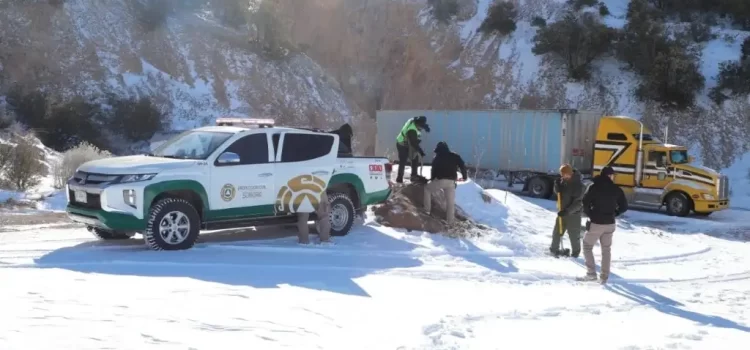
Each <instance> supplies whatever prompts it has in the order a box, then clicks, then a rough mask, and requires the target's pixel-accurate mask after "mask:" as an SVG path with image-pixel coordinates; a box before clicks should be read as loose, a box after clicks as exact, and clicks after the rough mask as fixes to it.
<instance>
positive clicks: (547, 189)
mask: <svg viewBox="0 0 750 350" xmlns="http://www.w3.org/2000/svg"><path fill="white" fill-rule="evenodd" d="M529 193H531V196H532V197H536V198H545V199H546V198H549V196H550V195H552V181H550V180H549V179H547V178H543V177H540V176H535V177H532V178H531V180H529Z"/></svg>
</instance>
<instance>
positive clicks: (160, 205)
mask: <svg viewBox="0 0 750 350" xmlns="http://www.w3.org/2000/svg"><path fill="white" fill-rule="evenodd" d="M199 233H200V216H198V211H197V210H195V207H193V205H192V204H190V202H188V201H186V200H184V199H181V198H165V199H162V200H160V201H159V202H157V203H156V204H154V205H153V206H152V207H151V213H150V215H149V216H148V222H147V223H146V230H145V231H143V238H144V240H145V241H146V245H147V246H148V247H149V248H151V249H153V250H184V249H190V248H192V247H193V245H194V244H195V241H196V240H197V239H198V234H199Z"/></svg>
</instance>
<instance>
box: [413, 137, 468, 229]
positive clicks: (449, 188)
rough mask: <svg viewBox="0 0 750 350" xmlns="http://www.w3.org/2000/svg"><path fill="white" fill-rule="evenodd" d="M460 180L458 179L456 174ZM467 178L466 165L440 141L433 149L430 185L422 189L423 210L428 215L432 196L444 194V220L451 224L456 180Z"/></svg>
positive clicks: (454, 207)
mask: <svg viewBox="0 0 750 350" xmlns="http://www.w3.org/2000/svg"><path fill="white" fill-rule="evenodd" d="M459 171H460V172H461V178H460V179H458V175H457V173H458V172H459ZM467 178H468V175H467V173H466V164H465V163H464V160H463V159H462V158H461V156H459V155H458V154H457V153H454V152H451V150H450V148H448V144H447V143H445V142H443V141H440V142H438V144H437V146H436V147H435V158H434V159H433V160H432V170H431V172H430V183H428V184H427V186H425V189H424V210H425V212H427V214H428V215H430V214H431V213H430V211H431V209H432V194H433V193H435V192H438V191H443V192H444V193H445V216H446V217H445V220H446V221H447V222H448V224H453V223H454V221H455V217H456V180H457V179H458V181H459V182H462V181H465V180H466V179H467Z"/></svg>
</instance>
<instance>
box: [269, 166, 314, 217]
mask: <svg viewBox="0 0 750 350" xmlns="http://www.w3.org/2000/svg"><path fill="white" fill-rule="evenodd" d="M325 189H326V183H325V181H323V180H322V179H320V178H319V177H317V176H314V175H300V176H297V177H294V178H292V179H291V180H289V181H287V183H286V186H282V187H281V189H279V193H278V194H277V195H276V211H277V212H279V213H289V214H291V213H297V212H300V213H310V212H313V211H315V209H317V208H318V204H319V203H318V198H320V194H321V193H322V192H323V191H325Z"/></svg>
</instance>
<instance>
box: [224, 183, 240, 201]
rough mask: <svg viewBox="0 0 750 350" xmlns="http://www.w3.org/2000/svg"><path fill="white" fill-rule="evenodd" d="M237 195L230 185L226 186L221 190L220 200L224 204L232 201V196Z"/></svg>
mask: <svg viewBox="0 0 750 350" xmlns="http://www.w3.org/2000/svg"><path fill="white" fill-rule="evenodd" d="M236 193H237V190H235V188H234V186H233V185H232V184H226V185H224V187H222V188H221V199H223V200H224V201H225V202H229V201H231V200H232V199H234V195H235V194H236Z"/></svg>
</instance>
